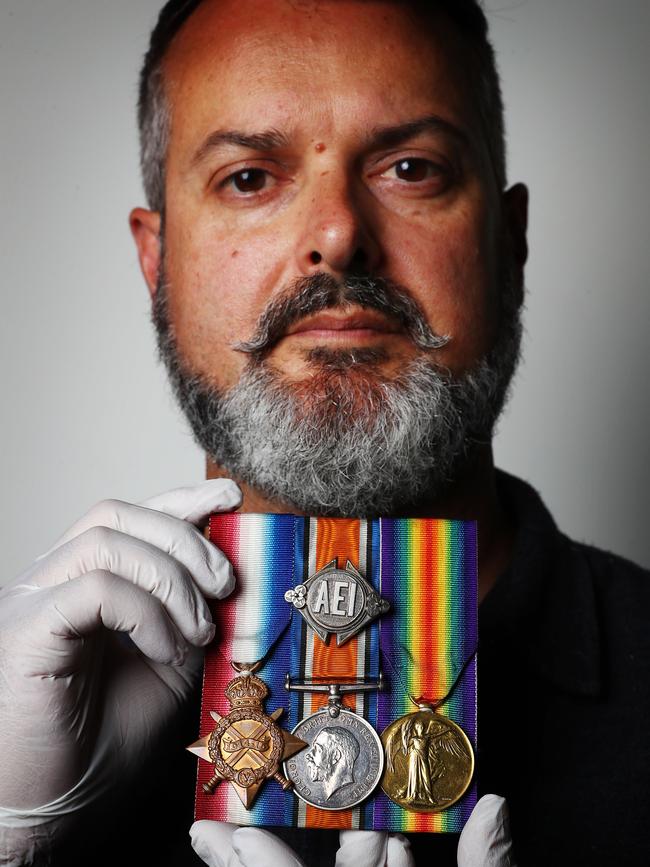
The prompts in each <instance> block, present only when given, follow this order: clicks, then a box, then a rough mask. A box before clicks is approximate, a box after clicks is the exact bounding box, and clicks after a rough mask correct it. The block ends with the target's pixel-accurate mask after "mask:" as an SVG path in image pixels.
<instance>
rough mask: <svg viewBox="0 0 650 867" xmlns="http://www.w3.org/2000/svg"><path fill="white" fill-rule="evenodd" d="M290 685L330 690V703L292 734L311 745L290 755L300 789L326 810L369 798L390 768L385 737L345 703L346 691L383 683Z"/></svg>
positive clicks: (290, 772) (290, 773)
mask: <svg viewBox="0 0 650 867" xmlns="http://www.w3.org/2000/svg"><path fill="white" fill-rule="evenodd" d="M287 688H288V689H301V690H303V691H318V692H321V691H325V689H327V691H328V692H329V694H330V695H329V699H328V705H327V706H325V707H324V708H322V709H321V710H319V711H317V712H316V713H314V714H312V715H311V716H308V717H306V718H305V719H303V720H301V721H300V722H299V723H298V725H297V726H296V727H295V728H294V729H293V732H292V734H293V735H294V736H295V737H297V738H300V739H301V740H303V741H306V742H307V744H308V746H307V748H306V749H304V750H302V751H301V752H300V753H298V754H296V755H294V756H292V757H291V758H290V759H287V761H285V763H284V773H285V776H286V777H287V779H288V780H290V782H291V783H293V787H294V792H295V793H296V795H298V797H299V798H302V800H303V801H305V802H306V803H308V804H311V805H312V806H313V807H319V808H320V809H321V810H348V809H350V807H354V806H356V805H357V804H360V803H361V802H362V801H365V799H366V798H368V797H369V796H370V795H371V794H372V792H373V791H374V789H375V788H376V787H377V785H378V783H379V781H380V779H381V777H382V774H383V771H384V750H383V747H382V743H381V739H380V737H379V735H378V734H377V732H376V731H375V730H374V729H373V727H372V726H371V725H370V723H368V722H366V720H365V719H363V717H361V716H359V714H356V713H353V712H352V711H350V710H347V709H346V708H344V707H342V706H341V692H340V690H341V689H342V690H343V691H344V692H352V691H353V690H354V691H355V692H356V691H362V690H363V691H365V690H367V689H381V688H382V681H381V679H380V681H379V683H378V684H373V685H367V686H365V685H364V686H361V687H359V686H356V687H354V688H348V689H346V688H345V687H340V686H339V685H336V684H334V685H332V686H329V687H325V689H323V688H318V687H307V688H305V687H304V686H302V685H293V684H291V683H290V681H289V678H287Z"/></svg>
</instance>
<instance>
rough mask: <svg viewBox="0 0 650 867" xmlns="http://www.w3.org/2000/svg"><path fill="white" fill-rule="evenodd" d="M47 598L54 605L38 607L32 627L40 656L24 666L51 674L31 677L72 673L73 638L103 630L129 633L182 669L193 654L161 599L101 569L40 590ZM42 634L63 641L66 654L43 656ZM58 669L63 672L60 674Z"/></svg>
mask: <svg viewBox="0 0 650 867" xmlns="http://www.w3.org/2000/svg"><path fill="white" fill-rule="evenodd" d="M35 592H36V593H44V594H47V595H48V596H49V597H50V598H49V604H47V605H39V606H38V607H36V606H35V610H36V612H37V613H36V614H35V617H34V623H32V624H30V636H29V640H30V643H31V644H32V645H33V647H34V651H33V653H32V654H31V656H29V658H26V659H25V662H24V666H23V667H25V666H27V665H30V666H32V667H34V666H38V665H39V664H42V665H43V666H44V668H47V670H42V671H37V670H34V671H30V672H28V673H29V674H34V675H41V676H51V675H53V674H56V675H61V674H68V673H69V671H68V669H69V653H68V652H69V651H72V650H73V644H72V642H71V639H83V637H84V636H86V635H89V634H90V633H92V632H94V631H95V630H96V629H97V628H99V627H100V626H101V625H103V626H105V627H106V628H107V629H111V630H114V631H119V632H127V633H128V634H129V635H130V636H131V639H132V641H133V643H134V644H135V645H136V646H137V647H139V648H140V650H141V651H142V652H143V653H144V654H145V655H146V656H148V657H149V658H151V659H153V660H155V661H156V662H163V663H166V664H171V665H181V664H182V662H183V661H184V659H185V656H186V653H187V645H186V643H185V640H184V639H183V636H182V635H181V634H180V633H179V631H178V629H177V628H176V626H175V625H174V624H173V623H172V621H171V620H170V619H169V617H168V616H167V613H166V612H165V608H164V606H163V604H162V603H161V602H160V601H159V600H158V599H156V597H155V596H152V595H151V594H149V593H147V592H146V590H142V589H141V588H140V587H137V586H136V585H135V584H131V582H130V581H125V580H124V579H123V578H120V577H119V576H117V575H112V574H111V573H110V572H106V571H100V570H97V571H95V572H91V573H89V574H88V575H84V576H82V577H81V578H75V579H74V580H73V581H67V582H66V583H65V584H59V585H58V586H57V587H54V588H51V589H48V590H44V591H35ZM39 630H43V631H46V632H47V634H48V636H51V637H53V638H54V639H55V640H56V639H60V643H61V645H62V646H63V647H64V648H65V649H66V651H68V652H66V653H54V654H53V653H49V654H46V655H45V656H43V657H42V658H41V657H40V656H39V653H38V650H39V644H40V639H39ZM55 669H57V670H55Z"/></svg>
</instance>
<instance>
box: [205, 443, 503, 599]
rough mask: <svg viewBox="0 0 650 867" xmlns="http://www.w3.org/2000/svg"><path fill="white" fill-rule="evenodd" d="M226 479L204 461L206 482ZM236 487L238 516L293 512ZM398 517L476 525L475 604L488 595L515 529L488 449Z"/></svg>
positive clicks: (248, 489)
mask: <svg viewBox="0 0 650 867" xmlns="http://www.w3.org/2000/svg"><path fill="white" fill-rule="evenodd" d="M228 475H229V474H228V472H227V471H226V470H224V469H223V468H222V467H220V466H219V465H218V464H216V463H214V462H213V461H211V460H210V459H209V458H208V459H207V462H206V478H208V479H218V478H224V477H228ZM239 484H240V487H241V489H242V493H243V495H244V500H243V503H242V506H241V509H240V511H241V512H246V513H252V512H255V513H261V512H273V513H286V512H295V511H296V510H294V509H291V508H289V507H287V505H286V504H284V503H281V502H279V501H277V500H271V499H268V498H267V497H265V496H264V494H262V493H261V492H260V491H258V490H256V489H255V488H251V487H249V486H248V485H245V484H242V483H239ZM298 514H299V513H298ZM400 514H401V515H408V516H409V517H416V518H417V517H427V518H451V519H456V520H465V521H476V522H477V524H478V540H479V555H478V560H479V602H480V601H482V600H483V598H484V597H485V596H486V594H487V593H488V592H489V591H490V589H491V588H492V586H493V585H494V582H495V581H496V580H497V578H498V577H499V575H500V574H501V573H502V572H503V571H504V570H505V569H506V567H507V565H508V563H509V561H510V557H511V553H512V547H513V543H514V536H515V528H514V526H513V525H512V523H511V521H510V520H509V518H508V515H507V514H506V512H505V511H504V508H503V505H502V503H501V502H500V500H499V496H498V492H497V486H496V474H495V470H494V463H493V459H492V449H491V448H490V447H489V446H487V447H486V448H485V449H484V450H483V451H482V452H481V453H480V454H479V455H477V457H476V459H475V460H474V461H473V462H472V466H471V467H470V468H469V469H468V471H467V472H466V473H465V475H464V476H463V477H462V478H461V479H460V480H459V481H458V482H456V483H455V484H454V485H453V487H452V488H450V489H449V490H447V491H446V492H445V493H444V495H443V496H440V497H437V498H430V499H426V498H425V499H421V500H418V502H417V503H413V504H412V505H411V507H408V506H406V507H404V508H403V509H401V510H400Z"/></svg>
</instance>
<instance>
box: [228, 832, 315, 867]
mask: <svg viewBox="0 0 650 867" xmlns="http://www.w3.org/2000/svg"><path fill="white" fill-rule="evenodd" d="M232 839H233V846H234V849H235V852H236V853H237V855H238V856H239V861H240V863H241V864H242V867H305V865H304V864H303V862H302V861H301V860H300V858H299V857H298V856H297V855H296V853H295V852H294V851H293V849H291V848H289V846H287V844H286V843H284V842H283V841H282V840H280V839H279V838H278V837H276V836H275V835H274V834H271V833H269V832H268V831H264V830H262V829H261V828H239V830H238V831H235V833H234V835H233V838H232Z"/></svg>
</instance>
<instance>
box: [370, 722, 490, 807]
mask: <svg viewBox="0 0 650 867" xmlns="http://www.w3.org/2000/svg"><path fill="white" fill-rule="evenodd" d="M419 708H420V709H419V710H417V711H415V712H414V713H409V714H406V716H403V717H400V718H399V719H397V720H395V722H393V723H391V724H390V725H389V726H388V727H387V728H386V729H384V731H383V732H382V735H381V740H382V743H383V745H384V750H385V751H386V770H385V771H384V775H383V777H382V780H381V787H382V789H383V790H384V792H385V793H386V794H387V795H388V797H389V798H390V799H391V801H394V802H395V803H396V804H399V806H400V807H403V808H404V809H405V810H413V811H414V812H417V813H437V812H439V811H440V810H446V809H447V807H450V806H451V805H452V804H454V803H455V802H456V801H458V800H459V799H460V798H462V796H463V795H464V794H465V792H466V791H467V788H468V786H469V784H470V782H471V780H472V775H473V773H474V752H473V750H472V745H471V743H470V741H469V738H468V737H467V735H466V734H465V732H464V731H463V730H462V729H461V728H460V726H458V725H456V723H455V722H452V721H451V720H450V719H447V717H444V716H442V714H439V713H436V712H435V711H434V710H433V709H432V708H430V707H428V706H426V705H419Z"/></svg>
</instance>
